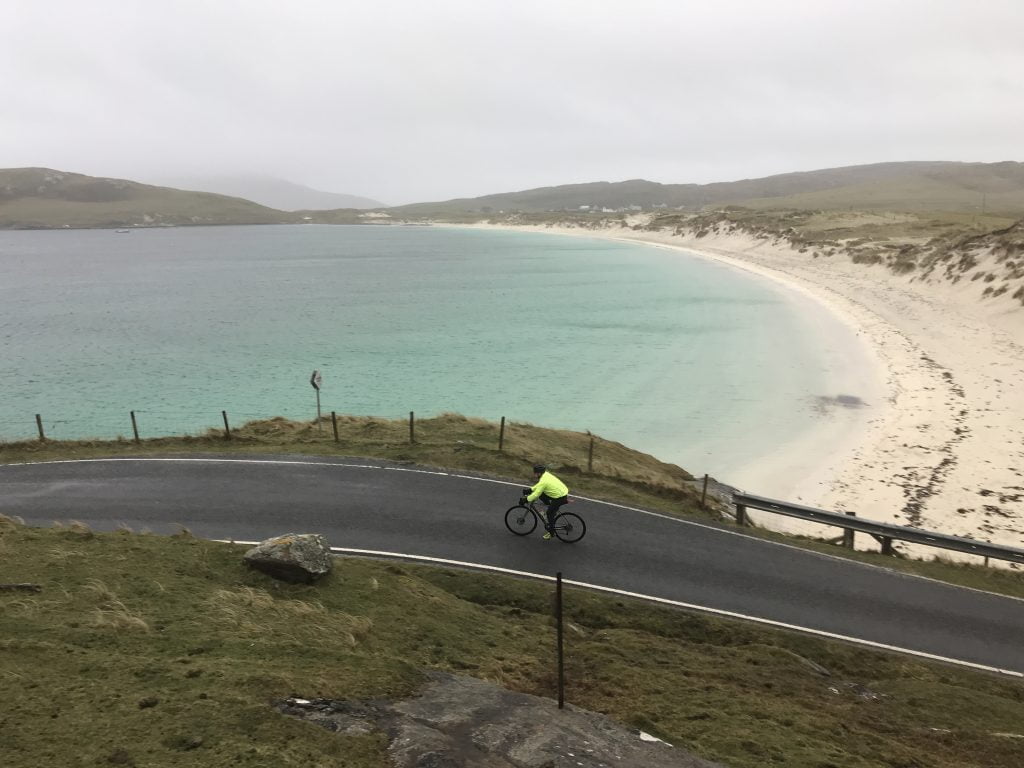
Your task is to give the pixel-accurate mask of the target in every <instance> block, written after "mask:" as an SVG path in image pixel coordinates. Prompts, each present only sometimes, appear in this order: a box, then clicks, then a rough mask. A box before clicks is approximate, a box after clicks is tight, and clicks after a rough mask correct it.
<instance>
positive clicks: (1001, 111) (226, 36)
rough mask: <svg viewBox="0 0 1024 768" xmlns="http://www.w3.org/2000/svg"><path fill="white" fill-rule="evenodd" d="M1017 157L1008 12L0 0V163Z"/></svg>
mask: <svg viewBox="0 0 1024 768" xmlns="http://www.w3.org/2000/svg"><path fill="white" fill-rule="evenodd" d="M890 160H965V161H985V162H991V161H998V160H1024V0H957V1H954V0H849V1H848V0H772V1H771V2H769V1H768V0H707V1H706V2H693V1H691V0H665V1H664V2H663V1H661V0H630V2H621V1H619V0H617V1H616V2H608V1H606V0H590V1H589V2H583V1H578V0H539V1H535V0H508V1H506V0H465V1H463V0H394V1H389V0H376V1H375V2H367V0H359V1H358V2H350V1H349V0H292V1H291V2H284V0H275V1H274V2H270V1H269V0H201V1H193V0H163V2H159V3H152V2H144V1H143V0H89V1H88V2H85V1H84V0H0V168H14V167H24V166H43V167H49V168H56V169H59V170H64V171H74V172H78V173H86V174H90V175H95V176H110V177H118V178H130V179H135V180H138V181H151V180H157V179H160V178H166V177H169V176H213V175H226V174H250V175H264V176H273V177H279V178H284V179H288V180H290V181H293V182H296V183H300V184H305V185H308V186H311V187H315V188H317V189H322V190H326V191H331V192H342V193H348V194H355V195H362V196H366V197H371V198H375V199H377V200H382V201H384V202H386V203H388V204H401V203H406V202H416V201H426V200H444V199H449V198H454V197H475V196H478V195H483V194H488V193H492V192H507V191H513V190H521V189H530V188H533V187H540V186H549V185H556V184H567V183H576V182H588V181H622V180H625V179H635V178H644V179H649V180H652V181H660V182H665V183H686V182H697V183H707V182H712V181H732V180H736V179H741V178H755V177H760V176H768V175H772V174H775V173H785V172H789V171H799V170H813V169H817V168H830V167H837V166H843V165H858V164H862V163H872V162H881V161H890Z"/></svg>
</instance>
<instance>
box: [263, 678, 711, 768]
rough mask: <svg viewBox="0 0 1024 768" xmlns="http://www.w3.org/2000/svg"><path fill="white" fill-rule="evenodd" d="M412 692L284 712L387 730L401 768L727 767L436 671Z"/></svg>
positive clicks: (541, 701) (307, 702)
mask: <svg viewBox="0 0 1024 768" xmlns="http://www.w3.org/2000/svg"><path fill="white" fill-rule="evenodd" d="M427 677H428V679H429V682H428V684H427V685H426V687H425V688H424V689H423V690H422V691H421V692H420V693H419V695H417V696H414V697H413V698H410V699H404V700H397V701H381V700H370V701H359V700H337V699H297V698H292V699H286V700H284V701H279V702H276V703H275V706H276V707H277V709H278V711H280V712H283V713H284V714H286V715H291V716H293V717H298V718H302V719H303V720H308V721H309V722H312V723H316V724H317V725H320V726H322V727H324V728H327V729H328V730H330V731H334V732H336V733H344V734H367V733H374V732H383V733H384V734H385V735H386V736H387V739H388V742H389V743H388V753H389V754H390V756H391V762H392V764H393V765H395V766H396V768H723V766H722V765H721V764H720V763H714V762H710V761H708V760H703V759H701V758H699V757H697V756H695V755H693V754H690V753H689V752H687V751H686V750H685V749H682V748H680V747H673V746H671V745H669V744H666V743H665V742H663V741H659V740H657V739H654V738H653V737H650V736H648V735H647V734H644V733H640V732H638V731H635V730H632V729H630V728H627V727H625V726H623V725H621V724H619V723H616V722H615V721H614V720H612V719H611V718H609V717H607V716H605V715H601V714H597V713H596V712H589V711H587V710H585V709H580V708H579V707H574V706H572V705H571V704H567V705H566V707H565V709H558V704H557V703H556V702H554V701H552V700H551V699H545V698H540V697H538V696H531V695H529V694H525V693H515V692H513V691H508V690H505V689H504V688H500V687H498V686H496V685H493V684H491V683H488V682H485V681H483V680H476V679H474V678H471V677H464V676H461V675H453V674H451V673H448V672H442V671H439V670H433V671H430V672H428V673H427Z"/></svg>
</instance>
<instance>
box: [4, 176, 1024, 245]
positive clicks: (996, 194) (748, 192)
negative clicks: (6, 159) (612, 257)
mask: <svg viewBox="0 0 1024 768" xmlns="http://www.w3.org/2000/svg"><path fill="white" fill-rule="evenodd" d="M285 184H287V182H285ZM293 186H294V185H293ZM298 189H304V188H301V187H298ZM308 191H309V192H313V193H315V194H328V195H331V193H316V190H308ZM248 193H249V194H252V193H253V190H249V191H248ZM338 197H341V198H343V199H344V200H345V201H346V202H347V203H349V204H351V203H352V202H353V201H359V200H362V201H363V203H361V205H362V204H364V203H374V202H375V201H372V200H366V199H365V198H353V197H351V196H348V195H341V196H337V195H331V198H332V200H333V203H336V202H337V198H338ZM277 202H278V203H279V204H284V203H285V201H283V200H278V201H277ZM310 202H311V201H310V200H309V199H305V200H303V201H301V204H303V205H304V204H307V203H310ZM325 202H326V201H322V202H321V203H319V204H324V203H325ZM299 203H300V200H299V198H293V199H292V200H291V201H289V202H288V205H289V206H290V205H292V204H299ZM333 203H332V204H333ZM730 205H733V206H743V207H745V208H752V209H755V210H757V209H776V208H789V209H803V210H846V209H856V210H864V211H908V212H917V213H921V212H954V213H971V214H978V213H982V212H984V213H987V214H990V215H999V216H1006V217H1009V218H1012V219H1018V218H1020V217H1021V216H1022V215H1024V163H1017V162H1002V163H954V162H907V163H879V164H875V165H858V166H851V167H848V168H830V169H826V170H820V171H808V172H803V173H786V174H780V175H777V176H768V177H766V178H763V179H745V180H742V181H733V182H718V183H714V184H659V183H657V182H653V181H645V180H643V179H635V180H632V181H622V182H614V183H610V182H596V183H591V184H570V185H564V186H558V187H542V188H540V189H531V190H525V191H522V192H508V193H502V194H493V195H486V196H484V197H475V198H463V199H458V200H447V201H444V202H436V203H416V204H413V205H403V206H396V207H392V208H387V213H386V214H384V213H377V212H374V213H367V212H362V213H361V212H360V211H359V210H357V209H355V208H353V207H342V208H331V209H317V208H303V209H300V210H299V211H295V212H289V211H285V210H275V209H273V208H269V207H266V206H264V205H259V204H257V203H255V202H252V201H251V200H248V199H242V198H240V197H230V196H226V195H221V194H213V193H210V192H189V191H184V190H181V189H173V188H170V187H158V186H150V185H147V184H139V183H137V182H134V181H125V180H122V179H106V178H95V177H92V176H84V175H82V174H77V173H66V172H63V171H55V170H51V169H48V168H15V169H8V170H0V229H54V228H59V227H111V228H117V227H133V226H167V225H190V224H291V223H302V222H309V223H320V224H355V223H370V222H373V223H381V222H383V221H403V220H415V219H430V218H433V219H440V220H444V219H448V220H452V221H464V220H476V219H479V218H481V217H483V216H487V215H491V214H498V213H499V212H504V213H505V214H509V213H513V212H521V213H532V214H543V213H544V212H547V211H556V212H565V211H573V212H577V213H578V212H581V211H582V212H584V213H587V212H593V211H599V212H600V211H605V210H608V211H615V212H620V211H629V210H630V209H631V208H635V209H643V210H659V209H668V210H672V209H677V208H684V209H686V210H688V211H694V210H697V209H700V208H711V209H718V208H722V207H725V206H730ZM377 210H378V211H379V210H380V209H379V208H378V209H377Z"/></svg>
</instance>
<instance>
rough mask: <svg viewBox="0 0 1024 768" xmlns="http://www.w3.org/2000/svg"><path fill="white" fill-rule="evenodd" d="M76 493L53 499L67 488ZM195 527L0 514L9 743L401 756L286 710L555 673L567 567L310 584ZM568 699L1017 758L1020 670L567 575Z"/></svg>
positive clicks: (540, 680) (611, 708) (33, 751)
mask: <svg viewBox="0 0 1024 768" xmlns="http://www.w3.org/2000/svg"><path fill="white" fill-rule="evenodd" d="M54 511H55V513H59V510H54ZM244 550H245V547H242V546H238V545H230V544H218V543H214V542H208V541H201V540H197V539H195V538H192V537H191V536H189V535H187V533H183V534H182V535H178V536H174V537H158V536H153V535H146V534H144V533H142V534H137V533H129V532H127V531H122V532H119V533H107V534H97V533H93V532H91V531H89V530H88V529H86V528H84V527H83V526H81V525H75V524H70V525H68V526H65V527H60V528H52V529H30V528H26V527H24V526H21V525H19V524H17V523H16V521H12V520H9V519H5V518H0V563H2V567H0V573H2V578H0V581H3V582H8V583H9V582H19V583H33V584H38V585H39V587H40V588H41V591H39V592H37V593H34V592H15V591H0V697H2V700H3V701H4V707H3V710H2V715H0V724H2V733H3V737H2V738H0V765H4V766H5V768H37V766H40V765H59V766H93V765H134V766H160V767H161V768H163V767H165V766H194V765H202V766H261V767H264V766H304V767H305V766H325V767H326V766H350V767H352V768H357V767H360V768H361V767H364V766H365V767H366V768H384V766H386V765H388V764H389V763H388V760H387V757H386V754H385V745H386V740H385V738H384V736H383V735H382V734H373V733H371V734H365V735H359V736H353V735H337V734H333V733H330V732H328V731H326V730H324V729H322V728H319V727H317V726H314V725H311V724H308V723H304V722H300V721H297V720H294V719H291V718H287V717H285V716H283V715H280V714H279V713H278V712H277V711H276V710H274V709H273V707H272V706H271V703H272V702H273V701H274V700H279V699H281V698H285V697H288V696H293V695H300V696H305V697H326V698H335V699H364V698H391V697H404V696H408V695H410V694H412V693H414V692H415V691H416V690H417V688H418V687H419V686H420V685H421V684H422V681H423V675H422V670H424V669H443V670H448V671H452V672H456V673H460V674H468V675H472V676H474V677H478V678H481V679H484V680H488V681H491V682H493V683H496V684H499V685H502V686H504V687H506V688H510V689H513V690H517V691H523V692H527V693H534V694H539V695H545V696H551V695H553V692H554V683H555V675H554V669H553V660H554V641H555V636H554V635H555V632H554V628H553V626H552V620H551V588H550V586H548V585H539V584H536V583H532V582H526V581H520V580H515V579H511V578H506V577H498V576H490V575H483V574H478V573H471V572H459V571H450V570H442V569H435V568H429V567H424V566H410V565H399V564H388V563H382V562H373V561H368V560H359V559H348V558H347V559H341V560H339V561H338V562H337V565H336V567H335V570H334V571H333V572H332V573H331V574H330V575H329V576H327V577H326V578H325V579H324V580H322V581H321V582H320V583H318V584H317V585H314V586H309V585H301V586H298V585H284V584H281V583H278V582H274V581H272V580H271V579H270V578H269V577H266V576H264V575H262V574H259V573H257V572H254V571H251V570H249V569H248V568H246V567H245V566H244V565H243V563H242V554H243V552H244ZM565 610H566V619H567V621H568V628H567V638H566V664H567V668H566V669H567V671H566V676H567V688H566V698H567V701H568V702H569V703H571V704H574V705H577V706H581V707H585V708H588V709H591V710H595V711H600V712H605V713H607V714H609V715H611V716H612V717H614V718H616V719H617V720H619V721H620V722H623V723H626V724H630V725H633V726H636V727H640V728H643V729H645V730H647V731H649V732H652V733H654V734H656V735H658V736H660V737H662V738H665V739H667V740H668V741H670V742H672V743H675V744H677V745H679V746H680V747H683V748H686V749H688V750H691V751H694V752H697V753H699V754H700V755H702V756H705V757H708V758H711V759H715V760H719V761H721V762H723V763H724V764H726V765H730V766H735V767H736V768H746V767H750V768H753V767H754V766H757V767H760V766H766V765H778V766H783V765H784V766H788V767H789V768H812V767H813V768H823V767H824V766H832V767H834V768H847V767H850V768H895V767H896V766H900V767H903V768H906V767H909V766H915V767H917V768H972V767H977V768H1007V766H1012V765H1021V764H1024V739H1022V738H1020V737H1019V736H1020V734H1021V730H1022V729H1021V724H1022V723H1024V686H1022V684H1021V683H1020V681H1017V680H1011V679H1003V678H997V677H993V676H989V675H983V674H977V673H972V672H968V671H964V670H960V669H956V668H952V667H945V666H938V665H932V664H925V663H921V662H918V661H915V660H912V659H909V658H906V657H902V656H895V655H884V654H881V653H876V652H872V651H868V650H864V649H860V648H855V647H850V646H845V645H842V644H838V643H831V642H825V641H821V640H818V639H814V638H809V637H803V636H799V635H795V634H786V633H781V632H770V631H766V630H762V629H759V628H756V627H751V626H748V625H744V624H740V623H737V622H727V621H721V620H717V619H713V618H709V617H705V616H701V615H696V614H690V613H685V612H682V611H673V610H667V609H662V608H657V607H651V606H648V605H645V604H642V603H639V602H633V601H626V600H621V599H615V598H611V597H606V596H601V595H596V594H592V593H588V592H584V591H581V590H567V592H566V598H565Z"/></svg>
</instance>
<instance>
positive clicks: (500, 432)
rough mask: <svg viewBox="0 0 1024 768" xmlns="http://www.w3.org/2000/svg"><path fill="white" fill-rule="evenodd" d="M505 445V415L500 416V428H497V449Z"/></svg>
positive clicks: (501, 448)
mask: <svg viewBox="0 0 1024 768" xmlns="http://www.w3.org/2000/svg"><path fill="white" fill-rule="evenodd" d="M504 446H505V417H504V416H502V417H501V429H499V430H498V450H499V451H501V450H504Z"/></svg>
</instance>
